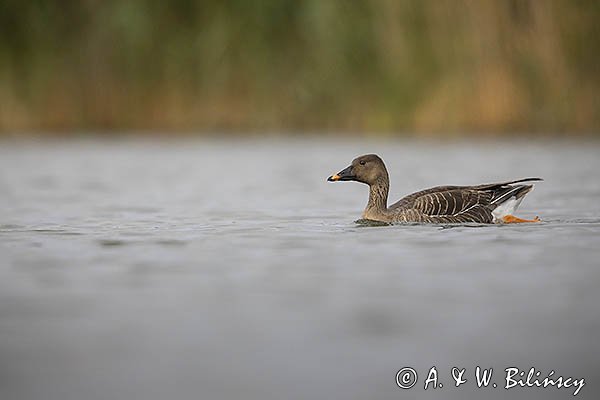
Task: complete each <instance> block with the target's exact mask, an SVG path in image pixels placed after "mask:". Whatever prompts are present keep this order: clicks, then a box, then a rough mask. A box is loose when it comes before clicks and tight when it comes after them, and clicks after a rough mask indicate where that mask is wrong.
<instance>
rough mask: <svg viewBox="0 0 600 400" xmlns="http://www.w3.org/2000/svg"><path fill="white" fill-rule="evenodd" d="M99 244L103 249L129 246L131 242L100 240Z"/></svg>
mask: <svg viewBox="0 0 600 400" xmlns="http://www.w3.org/2000/svg"><path fill="white" fill-rule="evenodd" d="M98 243H99V244H100V245H101V246H103V247H118V246H125V245H127V244H129V242H127V241H125V240H120V239H100V240H98Z"/></svg>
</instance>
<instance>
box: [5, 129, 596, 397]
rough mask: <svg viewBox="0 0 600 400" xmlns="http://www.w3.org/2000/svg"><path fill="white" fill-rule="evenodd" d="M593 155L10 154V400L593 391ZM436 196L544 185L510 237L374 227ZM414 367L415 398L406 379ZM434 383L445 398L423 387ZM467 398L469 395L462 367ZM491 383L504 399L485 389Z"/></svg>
mask: <svg viewBox="0 0 600 400" xmlns="http://www.w3.org/2000/svg"><path fill="white" fill-rule="evenodd" d="M598 150H600V145H599V144H598V143H594V142H590V143H579V144H578V143H570V142H549V143H537V142H516V143H514V142H513V143H511V142H484V143H478V144H469V143H468V142H460V143H447V144H436V143H434V142H392V141H389V142H376V143H373V142H371V141H357V140H351V141H347V140H344V139H343V138H339V139H337V140H326V141H324V140H318V139H316V138H313V139H306V140H304V141H302V140H299V139H288V140H267V139H261V140H243V141H232V142H225V141H191V140H188V141H173V142H161V141H155V142H143V143H142V142H136V141H133V140H131V141H127V140H126V141H113V142H96V141H77V142H49V143H35V142H26V143H11V142H4V143H0V167H1V168H0V255H1V258H0V390H1V392H2V396H0V397H1V398H2V399H45V400H54V399H56V400H69V399H87V400H94V399H99V400H100V399H145V400H147V399H165V398H172V399H229V398H244V399H282V398H285V399H307V398H344V399H366V398H379V399H394V398H406V397H410V398H432V399H464V398H540V399H554V398H556V399H568V398H572V394H573V391H574V389H573V388H570V389H556V388H552V387H550V388H546V389H543V390H542V389H533V388H512V389H510V390H508V391H507V390H505V389H503V388H502V387H503V385H504V379H503V377H504V375H505V373H504V369H505V368H508V367H512V366H515V367H519V368H521V369H523V370H525V371H528V369H529V368H531V367H535V368H537V371H540V372H541V378H544V377H546V376H547V374H548V373H549V371H550V370H555V371H556V376H558V375H563V376H564V377H565V378H566V377H569V376H572V377H574V378H585V383H586V386H584V387H583V388H582V389H581V392H580V393H579V395H578V396H577V398H596V396H597V394H598V393H600V389H599V386H598V385H599V384H600V373H599V372H598V371H599V369H600V346H599V345H598V338H599V337H600V318H599V317H600V307H598V304H599V303H600V292H599V291H598V284H599V283H600V271H599V262H598V259H599V258H600V204H599V203H598V199H599V198H600V159H599V158H598ZM367 152H377V153H379V154H380V155H381V156H382V157H383V158H384V160H386V162H387V165H388V168H389V170H390V175H391V181H392V189H391V194H390V200H391V201H395V200H397V199H398V198H399V197H400V196H401V195H403V194H407V193H409V192H411V191H415V190H418V189H422V188H425V187H430V186H435V185H438V184H476V183H483V182H489V181H496V180H505V179H511V178H521V177H526V176H542V177H544V178H545V181H544V182H542V183H540V184H537V185H536V190H534V191H533V192H532V193H531V194H529V195H528V196H527V198H526V200H525V201H524V202H523V204H522V206H521V209H520V212H519V213H518V215H519V216H522V217H525V218H531V217H533V216H535V215H539V216H540V217H541V218H542V219H543V221H544V222H543V223H540V224H529V225H512V226H459V227H440V226H373V227H369V226H362V225H357V224H355V223H354V221H355V220H357V219H358V218H359V217H360V213H361V210H362V208H363V207H364V205H365V204H366V198H367V190H366V187H364V186H362V185H360V184H357V183H335V184H332V183H327V182H325V179H326V177H327V176H329V175H330V174H331V173H334V172H337V171H339V170H341V169H342V168H344V167H346V166H347V165H348V164H349V162H350V161H351V159H352V158H353V157H354V156H356V155H359V154H362V153H367ZM406 366H411V367H413V368H415V369H416V371H417V372H418V374H419V382H418V384H417V385H416V386H415V387H414V388H412V389H410V390H403V389H400V388H398V387H397V385H396V383H395V376H396V372H397V371H398V370H399V369H401V368H403V367H406ZM432 366H436V367H437V369H438V371H439V380H440V381H441V382H442V383H443V385H444V387H443V388H441V389H431V388H430V389H428V390H427V391H425V390H424V389H423V384H424V380H425V378H426V376H427V373H428V371H429V369H430V368H431V367H432ZM454 366H456V367H463V368H466V369H467V371H466V373H465V377H467V379H468V382H467V383H466V384H464V385H463V386H461V387H459V388H455V387H454V385H453V381H452V380H451V379H450V369H451V368H452V367H454ZM476 366H481V367H482V368H490V367H493V368H494V375H493V378H494V379H493V380H492V381H493V382H496V383H497V384H498V388H495V389H494V388H491V387H490V388H487V389H486V388H481V389H477V388H476V384H475V379H474V376H473V374H474V369H475V367H476Z"/></svg>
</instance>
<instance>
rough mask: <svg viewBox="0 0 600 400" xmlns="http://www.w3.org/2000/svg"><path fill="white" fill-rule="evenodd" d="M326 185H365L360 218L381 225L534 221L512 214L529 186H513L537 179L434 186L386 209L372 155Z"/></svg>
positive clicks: (380, 171)
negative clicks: (365, 200) (366, 194)
mask: <svg viewBox="0 0 600 400" xmlns="http://www.w3.org/2000/svg"><path fill="white" fill-rule="evenodd" d="M327 180H328V181H330V182H335V181H356V182H361V183H366V184H367V185H369V202H368V203H367V207H366V208H365V211H364V212H363V215H362V217H363V218H364V219H369V220H374V221H381V222H423V223H440V224H451V223H467V222H476V223H484V224H489V223H498V222H500V223H516V222H538V221H539V220H540V219H539V218H538V217H535V219H532V220H527V219H521V218H517V217H515V216H514V215H513V213H514V212H515V210H516V209H517V208H518V207H519V204H521V201H522V200H523V198H524V197H525V195H526V194H527V193H529V192H530V191H531V190H532V189H533V185H514V184H515V183H520V182H528V181H541V180H542V179H540V178H526V179H519V180H515V181H509V182H500V183H489V184H484V185H477V186H438V187H434V188H431V189H425V190H422V191H420V192H416V193H413V194H410V195H408V196H406V197H404V198H403V199H400V200H399V201H398V202H396V203H394V204H392V205H391V206H389V207H388V206H387V199H388V192H389V189H390V180H389V176H388V172H387V169H386V168H385V164H384V163H383V160H382V159H381V158H379V156H377V155H375V154H367V155H364V156H360V157H358V158H355V159H354V160H353V161H352V164H351V165H350V166H349V167H348V168H346V169H344V170H342V171H340V172H339V173H337V174H335V175H332V176H330V177H329V178H327Z"/></svg>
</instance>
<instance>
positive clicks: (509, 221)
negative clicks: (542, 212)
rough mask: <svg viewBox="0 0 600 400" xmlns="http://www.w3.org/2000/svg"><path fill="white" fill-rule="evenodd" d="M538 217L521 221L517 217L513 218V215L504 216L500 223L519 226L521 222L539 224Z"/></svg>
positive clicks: (521, 219)
mask: <svg viewBox="0 0 600 400" xmlns="http://www.w3.org/2000/svg"><path fill="white" fill-rule="evenodd" d="M540 221H541V219H540V217H535V218H534V219H523V218H519V217H515V216H514V215H505V216H504V217H502V222H504V223H505V224H520V223H522V222H540Z"/></svg>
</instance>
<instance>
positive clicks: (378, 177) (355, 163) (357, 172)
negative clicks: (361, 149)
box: [327, 154, 388, 185]
mask: <svg viewBox="0 0 600 400" xmlns="http://www.w3.org/2000/svg"><path fill="white" fill-rule="evenodd" d="M327 180H328V181H329V182H337V181H356V182H361V183H366V184H367V185H373V184H375V183H377V182H380V181H382V180H385V181H387V180H388V173H387V170H386V168H385V164H384V163H383V160H382V159H381V158H379V156H378V155H376V154H366V155H364V156H360V157H357V158H355V159H354V160H352V164H350V166H348V167H347V168H344V169H343V170H341V171H340V172H338V173H337V174H335V175H331V176H330V177H329V178H327Z"/></svg>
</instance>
